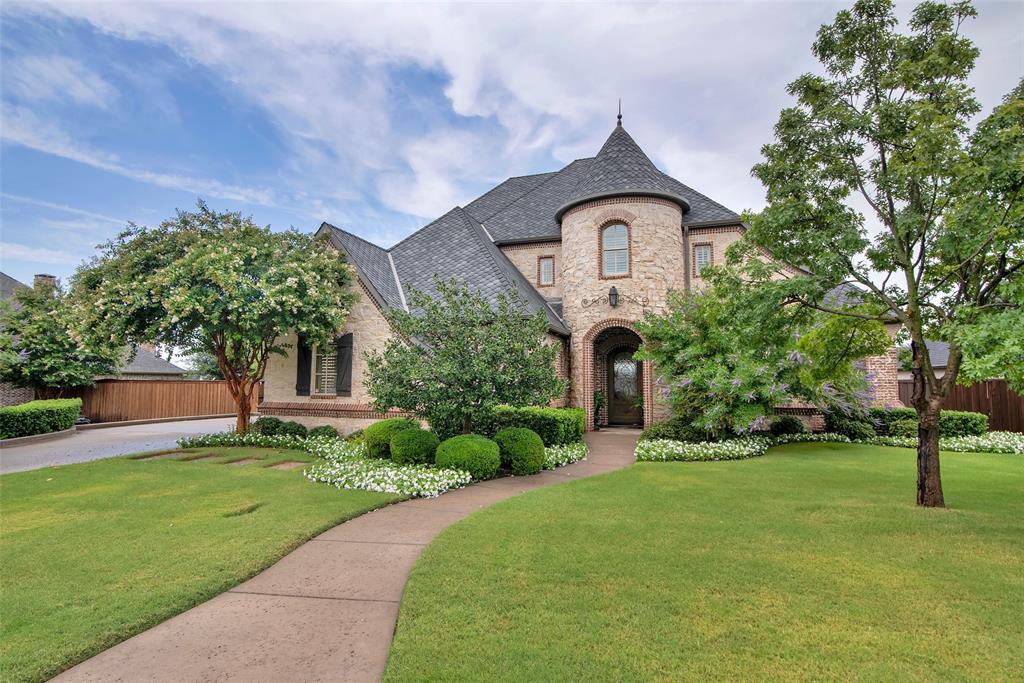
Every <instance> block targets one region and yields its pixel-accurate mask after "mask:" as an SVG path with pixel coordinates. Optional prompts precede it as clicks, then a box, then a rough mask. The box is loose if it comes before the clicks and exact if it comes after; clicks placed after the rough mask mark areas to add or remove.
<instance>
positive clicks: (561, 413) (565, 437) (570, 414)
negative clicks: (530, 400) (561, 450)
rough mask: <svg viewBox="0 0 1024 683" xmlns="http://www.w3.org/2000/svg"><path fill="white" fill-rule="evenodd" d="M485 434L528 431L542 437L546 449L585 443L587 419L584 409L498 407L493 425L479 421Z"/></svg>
mask: <svg viewBox="0 0 1024 683" xmlns="http://www.w3.org/2000/svg"><path fill="white" fill-rule="evenodd" d="M479 422H480V424H481V431H483V432H484V433H487V434H496V433H497V432H499V431H501V430H502V429H508V428H509V427H525V428H526V429H530V430H532V431H534V432H536V433H537V434H538V436H540V438H541V441H543V442H544V445H545V446H560V445H562V444H566V443H576V442H578V441H582V440H583V429H584V426H585V425H586V415H585V414H584V412H583V409H582V408H544V407H540V406H528V407H525V408H514V407H512V406H498V407H496V408H495V409H494V410H493V411H492V414H491V416H490V424H487V422H486V421H485V420H480V421H479Z"/></svg>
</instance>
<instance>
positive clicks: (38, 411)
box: [0, 398, 82, 439]
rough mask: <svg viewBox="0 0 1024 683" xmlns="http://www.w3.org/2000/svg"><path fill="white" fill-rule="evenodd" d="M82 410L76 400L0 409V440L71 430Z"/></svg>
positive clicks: (70, 399)
mask: <svg viewBox="0 0 1024 683" xmlns="http://www.w3.org/2000/svg"><path fill="white" fill-rule="evenodd" d="M81 410H82V399H80V398H55V399H49V400H45V401H29V402H28V403H22V404H20V405H16V406H7V407H6V408H0V439H13V438H15V437H18V436H32V435H33V434H49V433H50V432H60V431H63V430H65V429H71V428H72V427H74V426H75V420H77V419H78V415H79V413H80V412H81Z"/></svg>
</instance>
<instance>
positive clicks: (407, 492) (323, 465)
mask: <svg viewBox="0 0 1024 683" xmlns="http://www.w3.org/2000/svg"><path fill="white" fill-rule="evenodd" d="M305 475H306V477H307V478H309V479H310V480H312V481H319V482H323V483H325V484H330V485H331V486H334V487H335V488H339V489H361V490H363V491H378V492H380V493H397V494H401V495H404V496H415V497H420V498H432V497H434V496H439V495H441V494H442V493H444V492H445V491H448V490H450V489H455V488H461V487H463V486H465V485H466V484H469V483H470V482H471V481H472V477H471V476H470V474H469V473H468V472H463V471H462V470H451V469H438V468H434V467H429V466H427V465H396V464H394V463H391V462H387V461H384V460H377V459H372V460H370V459H365V458H351V459H346V458H342V459H338V460H325V461H323V462H320V463H316V464H314V465H311V466H310V467H308V468H307V469H306V471H305Z"/></svg>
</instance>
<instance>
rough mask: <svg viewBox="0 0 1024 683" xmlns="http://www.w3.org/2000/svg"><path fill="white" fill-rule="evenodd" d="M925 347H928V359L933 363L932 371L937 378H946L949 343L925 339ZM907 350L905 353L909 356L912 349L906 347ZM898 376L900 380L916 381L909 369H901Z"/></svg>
mask: <svg viewBox="0 0 1024 683" xmlns="http://www.w3.org/2000/svg"><path fill="white" fill-rule="evenodd" d="M924 345H925V346H926V347H928V357H929V358H930V359H931V361H932V369H934V370H935V377H936V378H942V377H944V376H945V374H946V363H948V362H949V343H947V342H944V341H932V340H931V339H925V340H924ZM906 349H907V350H906V351H905V352H904V353H906V354H909V352H910V347H909V346H908V347H906ZM907 358H908V359H909V358H910V356H909V355H908V356H907ZM908 365H909V362H908ZM897 374H898V376H899V379H901V380H903V379H905V380H911V379H914V375H913V374H912V373H911V372H910V370H909V369H908V370H903V369H900V370H899V372H898V373H897Z"/></svg>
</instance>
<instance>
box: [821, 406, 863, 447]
mask: <svg viewBox="0 0 1024 683" xmlns="http://www.w3.org/2000/svg"><path fill="white" fill-rule="evenodd" d="M825 431H826V432H829V433H831V434H842V435H843V436H845V437H848V438H849V439H850V440H851V441H860V440H863V439H872V438H874V437H875V436H876V435H875V428H874V427H873V426H872V423H871V421H870V418H867V417H859V416H857V415H847V414H845V413H844V412H843V411H841V410H833V411H832V412H829V413H825Z"/></svg>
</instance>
